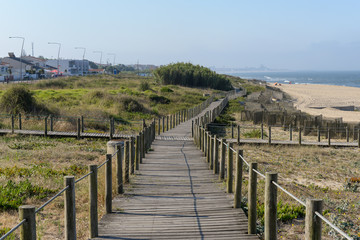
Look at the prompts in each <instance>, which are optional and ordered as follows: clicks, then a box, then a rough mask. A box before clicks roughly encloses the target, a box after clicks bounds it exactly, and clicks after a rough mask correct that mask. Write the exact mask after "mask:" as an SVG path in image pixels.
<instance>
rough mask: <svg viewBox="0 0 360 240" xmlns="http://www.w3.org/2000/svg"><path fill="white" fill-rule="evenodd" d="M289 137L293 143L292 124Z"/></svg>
mask: <svg viewBox="0 0 360 240" xmlns="http://www.w3.org/2000/svg"><path fill="white" fill-rule="evenodd" d="M289 135H290V137H289V138H290V141H292V140H293V128H292V125H291V124H290V126H289Z"/></svg>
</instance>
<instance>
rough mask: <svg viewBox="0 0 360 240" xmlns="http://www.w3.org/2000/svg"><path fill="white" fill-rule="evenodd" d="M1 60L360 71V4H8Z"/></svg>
mask: <svg viewBox="0 0 360 240" xmlns="http://www.w3.org/2000/svg"><path fill="white" fill-rule="evenodd" d="M0 6H1V9H2V11H1V19H2V24H1V26H2V27H1V34H0V56H5V55H7V53H8V52H15V54H16V55H19V54H20V48H21V40H20V39H9V36H22V37H25V38H26V40H25V46H24V49H25V51H26V53H27V54H31V43H32V42H33V43H34V53H35V56H38V55H43V56H45V57H48V58H51V57H53V58H56V57H57V47H56V46H55V45H48V42H49V41H50V42H51V41H55V42H60V43H61V44H62V50H61V54H60V57H62V58H79V59H80V58H82V51H81V50H76V49H74V47H78V46H80V47H86V49H87V52H86V56H85V57H86V58H87V59H89V60H93V61H99V54H97V53H93V51H103V62H104V61H106V60H107V59H108V60H109V61H110V62H112V56H110V55H108V53H115V54H116V63H125V64H132V63H136V61H137V60H139V62H140V63H144V64H145V63H147V64H156V65H160V64H168V63H171V62H178V61H185V62H192V63H194V64H200V65H204V66H217V67H246V66H249V67H250V66H259V65H260V64H264V65H266V66H268V67H270V68H275V69H292V70H360V61H359V58H360V57H359V56H360V30H359V22H360V14H359V9H360V1H358V0H347V1H334V0H327V1H325V0H316V1H309V0H301V1H300V0H298V1H289V0H286V1H285V0H271V1H269V0H262V1H260V0H251V1H250V0H131V1H130V0H126V1H125V0H103V1H98V0H97V1H95V0H62V1H52V0H32V1H28V0H11V1H5V0H3V1H1V4H0Z"/></svg>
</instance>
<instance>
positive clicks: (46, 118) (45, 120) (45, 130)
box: [44, 116, 48, 137]
mask: <svg viewBox="0 0 360 240" xmlns="http://www.w3.org/2000/svg"><path fill="white" fill-rule="evenodd" d="M47 120H48V116H46V117H45V118H44V122H45V127H44V135H45V137H47Z"/></svg>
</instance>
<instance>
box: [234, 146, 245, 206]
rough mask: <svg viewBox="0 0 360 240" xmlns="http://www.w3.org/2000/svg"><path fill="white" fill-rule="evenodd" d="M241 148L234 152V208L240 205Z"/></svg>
mask: <svg viewBox="0 0 360 240" xmlns="http://www.w3.org/2000/svg"><path fill="white" fill-rule="evenodd" d="M243 154H244V152H243V150H237V153H236V175H235V193H234V208H239V207H240V206H241V185H242V168H243V161H242V159H241V157H240V156H243Z"/></svg>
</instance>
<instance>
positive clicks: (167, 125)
mask: <svg viewBox="0 0 360 240" xmlns="http://www.w3.org/2000/svg"><path fill="white" fill-rule="evenodd" d="M166 131H169V115H168V116H166Z"/></svg>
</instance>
